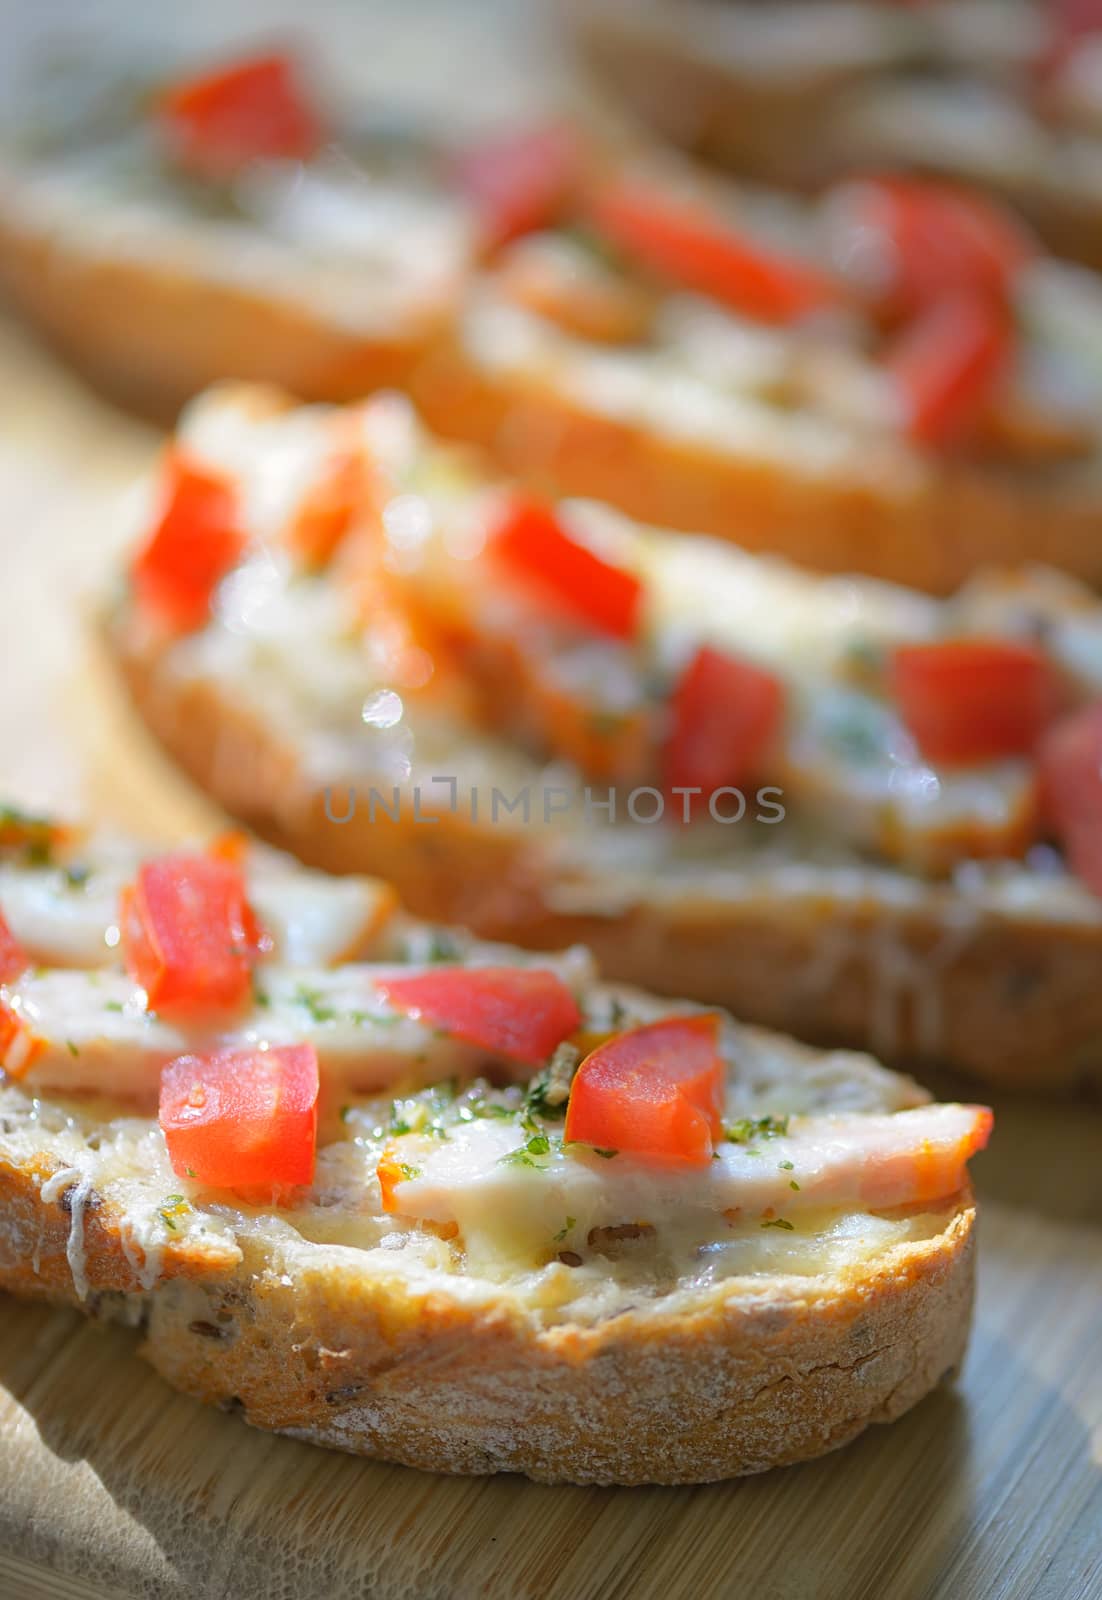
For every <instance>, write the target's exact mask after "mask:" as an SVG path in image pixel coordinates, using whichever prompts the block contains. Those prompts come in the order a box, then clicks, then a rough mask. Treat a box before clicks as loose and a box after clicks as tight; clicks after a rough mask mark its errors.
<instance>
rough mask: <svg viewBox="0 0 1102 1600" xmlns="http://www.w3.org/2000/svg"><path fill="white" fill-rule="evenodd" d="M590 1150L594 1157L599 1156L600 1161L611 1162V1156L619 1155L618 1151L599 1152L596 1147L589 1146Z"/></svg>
mask: <svg viewBox="0 0 1102 1600" xmlns="http://www.w3.org/2000/svg"><path fill="white" fill-rule="evenodd" d="M590 1148H591V1149H592V1151H593V1154H594V1155H595V1156H600V1158H601V1160H602V1161H611V1160H612V1158H613V1156H618V1155H619V1154H620V1152H619V1150H601V1149H599V1148H598V1147H597V1145H591V1146H590Z"/></svg>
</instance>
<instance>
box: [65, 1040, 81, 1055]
mask: <svg viewBox="0 0 1102 1600" xmlns="http://www.w3.org/2000/svg"><path fill="white" fill-rule="evenodd" d="M65 1048H66V1049H67V1050H68V1052H69V1054H70V1055H71V1056H79V1054H80V1051H79V1050H78V1049H77V1047H76V1045H75V1044H74V1043H73V1041H72V1040H71V1039H66V1041H65Z"/></svg>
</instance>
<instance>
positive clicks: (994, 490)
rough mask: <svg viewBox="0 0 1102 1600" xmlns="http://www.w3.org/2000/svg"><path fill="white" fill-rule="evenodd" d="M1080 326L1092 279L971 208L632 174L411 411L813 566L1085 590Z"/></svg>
mask: <svg viewBox="0 0 1102 1600" xmlns="http://www.w3.org/2000/svg"><path fill="white" fill-rule="evenodd" d="M1073 326H1074V327H1075V328H1076V329H1077V330H1078V331H1077V332H1075V333H1073V332H1072V328H1073ZM1100 328H1102V288H1100V286H1099V283H1098V281H1097V280H1096V279H1095V277H1094V276H1093V275H1092V274H1091V273H1089V272H1087V271H1086V270H1085V269H1082V268H1077V267H1070V266H1068V265H1066V264H1062V263H1059V262H1056V261H1054V260H1053V259H1051V258H1048V257H1046V256H1044V255H1043V254H1041V253H1040V252H1039V250H1038V249H1037V247H1036V245H1035V243H1034V242H1033V241H1032V239H1031V238H1030V236H1028V235H1027V234H1026V233H1025V231H1024V230H1023V228H1022V227H1021V225H1020V224H1019V223H1018V222H1017V221H1016V220H1015V219H1014V218H1013V217H1012V216H1011V215H1010V214H1008V213H1005V212H1004V211H1002V210H1001V209H1000V208H999V207H998V206H997V205H996V204H995V203H994V202H992V201H990V200H987V199H985V198H984V197H983V196H982V195H979V194H976V193H969V192H967V191H965V190H963V189H962V188H960V187H954V186H951V185H947V184H945V183H938V182H933V181H930V180H926V179H921V178H914V177H906V176H899V175H898V174H897V175H890V174H889V175H887V176H873V177H867V178H864V179H862V180H861V181H860V182H845V183H841V184H839V185H837V186H836V187H835V188H833V189H831V190H828V191H827V192H826V193H825V194H823V195H822V196H821V197H820V198H819V199H818V200H816V201H814V202H810V201H807V200H797V199H795V198H792V197H785V196H783V195H782V194H780V193H779V192H769V191H762V190H754V189H750V188H749V187H745V186H744V187H738V186H734V185H726V186H725V185H723V184H722V183H720V182H719V181H706V180H704V179H703V178H701V177H700V175H699V174H696V173H693V172H691V171H689V170H687V169H686V168H685V167H684V165H678V164H677V163H676V162H674V161H673V160H672V158H671V159H669V160H667V161H666V162H665V163H663V162H659V161H656V160H655V159H653V158H649V159H646V158H639V157H638V156H627V157H624V158H623V159H622V160H621V161H620V162H619V164H618V165H617V166H616V167H615V168H614V169H608V168H606V169H604V170H601V171H597V172H594V173H593V174H592V176H591V180H590V182H589V184H588V185H587V187H586V189H585V193H584V194H583V196H582V197H581V199H580V201H579V203H578V204H577V205H576V206H575V207H574V208H573V210H572V211H569V212H568V213H567V214H566V215H565V217H564V218H563V219H562V220H561V221H560V223H559V225H558V226H557V227H555V228H551V229H544V230H542V231H540V232H536V233H530V234H528V235H526V236H525V237H523V238H521V239H519V240H517V241H515V242H514V243H513V244H511V245H510V246H508V247H507V248H506V249H504V250H503V251H501V252H499V253H498V255H497V257H496V258H495V260H494V262H493V263H491V264H490V265H489V268H488V270H487V271H486V272H484V273H483V274H481V275H480V276H479V278H478V279H477V281H476V283H475V285H474V287H473V289H472V290H471V293H470V294H469V295H468V297H467V298H466V300H465V301H464V307H463V314H462V317H461V318H460V320H459V322H458V324H457V325H455V326H454V327H453V329H452V333H451V346H450V348H449V347H447V346H446V345H445V346H437V347H436V348H435V349H434V351H433V352H432V353H431V354H430V358H429V359H428V360H427V361H426V362H425V363H423V364H422V365H421V366H420V367H419V368H418V371H417V374H416V375H415V380H414V384H413V393H414V396H415V398H416V400H417V402H418V405H419V406H420V408H421V411H422V413H423V414H424V416H425V418H426V420H427V421H428V423H429V424H430V426H432V427H433V428H435V429H436V430H437V431H438V432H440V433H444V434H446V435H448V436H450V437H454V438H459V439H467V440H472V439H473V440H475V441H476V442H478V443H481V444H483V445H485V446H487V447H488V448H489V449H490V450H491V451H492V452H494V454H495V455H496V456H497V458H498V459H499V461H500V462H501V463H502V464H503V465H505V466H506V467H507V468H508V469H509V470H510V471H513V472H515V473H519V474H522V475H524V476H526V477H527V478H528V479H529V480H530V481H532V482H534V483H535V484H536V485H537V486H539V487H548V486H550V487H552V488H555V489H557V490H558V492H560V493H566V494H576V495H587V496H590V495H591V496H593V497H595V498H598V499H602V500H606V501H608V502H609V503H611V504H613V505H617V506H619V507H620V508H621V509H623V510H626V511H627V512H629V513H630V514H631V515H633V516H637V517H644V518H646V519H648V520H650V521H653V522H658V523H661V524H664V525H667V526H669V527H674V528H680V529H687V530H691V531H695V532H701V533H706V534H711V535H714V536H716V537H719V538H725V539H730V540H733V541H734V542H735V543H737V544H740V545H742V546H743V547H744V548H747V549H753V550H763V551H769V552H772V553H776V554H780V555H783V556H786V557H788V558H790V559H793V560H796V561H799V562H800V563H801V564H803V565H805V566H809V567H812V568H814V569H817V570H819V571H829V572H851V571H852V572H864V573H867V574H869V575H870V576H873V577H878V578H883V579H887V580H889V581H892V582H898V583H904V584H908V585H910V586H912V587H916V588H921V589H926V590H929V591H931V592H934V593H941V594H946V593H951V592H952V591H953V590H954V589H955V588H957V587H958V586H959V585H960V584H961V583H962V582H964V581H965V580H966V579H967V578H969V577H970V576H971V575H972V574H973V573H974V572H975V571H977V570H978V569H980V568H982V567H984V566H987V565H992V564H1000V563H1006V564H1014V563H1019V562H1022V561H1041V560H1043V561H1045V562H1046V563H1048V564H1050V565H1052V566H1055V567H1060V568H1063V569H1064V570H1066V571H1068V572H1070V573H1072V574H1074V575H1077V576H1079V577H1081V578H1083V579H1085V580H1086V581H1088V582H1090V583H1092V584H1097V583H1098V582H1099V581H1100V580H1102V544H1100V542H1099V537H1098V527H1099V525H1100V524H1099V513H1100V503H1099V499H1098V493H1097V481H1096V480H1097V472H1096V463H1097V460H1098V455H1099V442H1100V441H1099V427H1098V416H1099V414H1100V412H1099V398H1100V396H1102V361H1100V359H1099V329H1100Z"/></svg>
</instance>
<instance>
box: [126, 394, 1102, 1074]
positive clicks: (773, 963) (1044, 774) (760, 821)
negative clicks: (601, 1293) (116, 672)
mask: <svg viewBox="0 0 1102 1600" xmlns="http://www.w3.org/2000/svg"><path fill="white" fill-rule="evenodd" d="M349 449H353V450H355V451H357V452H359V455H360V457H361V466H362V470H361V471H360V472H358V473H357V474H356V475H354V477H353V479H351V480H350V481H352V482H354V483H355V484H358V485H365V486H366V487H362V488H357V489H355V491H354V492H353V494H352V497H351V499H350V500H349V501H348V502H347V504H346V505H345V507H344V513H343V516H342V526H343V528H344V531H343V533H342V535H341V537H340V539H339V540H338V542H337V543H336V544H335V545H334V547H333V549H332V551H331V553H330V554H329V556H328V557H327V559H326V560H325V561H324V563H322V564H320V565H319V564H318V562H317V560H316V558H315V556H314V555H313V554H304V553H303V550H302V547H301V544H300V542H299V539H298V530H299V528H300V524H301V517H302V508H303V505H304V504H309V503H311V502H312V501H313V499H314V498H315V497H316V495H317V494H318V492H319V486H320V487H321V488H325V486H326V485H328V486H329V487H330V488H331V486H332V482H333V478H332V473H333V461H334V459H335V456H340V455H341V453H342V452H347V451H348V450H349ZM193 478H200V479H202V480H204V481H214V482H217V484H218V485H219V487H220V492H221V495H220V498H218V499H217V501H216V504H217V506H218V507H219V510H218V512H217V515H215V516H214V517H213V521H212V520H211V513H210V512H209V510H207V511H203V512H202V513H196V512H195V511H194V505H193V500H192V498H191V491H190V490H189V491H188V492H187V493H186V494H185V495H184V497H183V500H181V487H180V486H181V484H182V483H187V482H189V481H190V480H191V479H193ZM210 498H211V497H210V496H209V495H208V496H207V500H209V499H210ZM204 503H206V502H204ZM182 504H183V505H184V506H185V509H186V508H187V507H188V506H191V507H192V509H191V510H190V511H188V512H187V515H186V516H185V515H183V514H182V513H181V511H180V507H181V505H182ZM138 519H139V521H140V523H141V526H140V528H139V529H138V530H137V534H138V536H137V540H136V544H135V553H134V558H133V562H132V565H131V568H130V572H129V575H128V580H127V582H126V583H125V585H124V586H123V588H122V589H121V590H120V592H119V594H118V596H117V598H116V600H115V602H114V604H113V606H112V607H111V610H110V615H109V618H108V633H109V638H110V641H111V645H112V648H113V650H114V651H115V653H116V656H117V659H118V661H119V663H120V665H121V667H122V669H123V672H124V674H125V677H126V680H127V682H128V683H129V686H130V689H131V691H132V693H133V696H134V699H135V701H136V703H137V705H138V707H139V709H140V710H141V712H142V714H143V716H144V717H145V719H146V720H147V722H148V723H149V724H150V726H151V727H152V728H153V730H154V731H155V732H156V734H157V735H158V736H159V737H160V738H161V739H162V741H163V742H164V743H165V744H166V746H167V747H168V748H169V750H170V751H172V752H173V753H174V754H175V755H176V757H177V758H178V759H179V760H180V761H181V762H182V764H183V765H184V767H185V768H186V769H187V770H188V771H189V772H190V773H191V774H192V775H193V776H194V777H195V778H196V779H197V780H198V781H199V782H200V784H201V785H202V786H203V787H204V788H205V789H207V790H208V791H209V792H210V793H211V794H212V795H213V796H214V797H215V798H216V799H218V800H219V801H220V802H221V803H222V804H223V805H225V806H226V808H227V809H228V810H229V811H231V812H233V813H234V814H235V815H237V816H238V817H239V818H241V819H242V820H244V821H245V822H247V823H248V824H250V825H251V826H252V827H254V828H255V829H256V830H257V831H258V832H260V833H262V834H264V835H267V836H268V837H270V838H271V839H272V840H274V841H275V842H277V843H279V844H281V845H284V846H286V847H289V848H291V849H293V850H294V851H295V852H296V853H297V854H299V855H300V856H301V857H302V858H304V859H306V860H308V861H310V862H311V863H313V864H315V865H321V866H324V867H326V868H329V869H333V870H340V871H366V870H369V869H370V870H371V871H373V872H377V873H379V874H380V875H385V876H386V877H387V878H388V879H390V880H391V881H392V882H393V883H394V884H395V885H396V886H397V888H398V889H399V891H400V892H401V894H402V896H403V898H405V899H406V900H407V902H408V903H409V904H410V905H412V906H413V907H414V908H415V909H416V910H417V911H418V912H420V913H421V914H425V915H430V916H434V917H437V918H439V919H441V920H453V921H458V922H462V923H464V924H466V925H468V926H470V927H472V928H474V929H475V930H476V931H477V932H479V933H480V934H481V935H483V936H485V937H492V938H502V939H508V940H510V941H516V942H519V943H522V944H527V945H532V946H539V947H544V948H558V947H561V946H562V945H564V944H569V943H571V942H584V943H587V944H589V945H591V946H593V948H594V949H595V950H596V951H597V952H598V955H599V959H600V960H601V962H602V965H603V968H604V969H605V970H607V971H608V972H610V973H611V974H613V975H614V976H616V977H619V978H623V979H625V980H627V981H631V982H638V983H641V984H643V985H644V986H646V987H650V988H654V989H658V990H664V991H666V992H671V993H680V994H684V995H688V996H690V997H691V998H693V999H694V1000H699V1001H702V1002H706V1003H718V1004H724V1005H728V1006H730V1007H731V1009H733V1010H734V1011H735V1012H736V1013H737V1014H739V1015H741V1016H745V1017H747V1018H749V1019H751V1020H753V1021H758V1022H762V1023H765V1024H767V1025H771V1026H787V1027H791V1028H793V1029H795V1030H796V1031H797V1032H800V1033H803V1034H805V1035H806V1036H807V1037H808V1038H810V1039H812V1040H815V1041H823V1042H835V1043H859V1044H869V1045H871V1046H872V1047H873V1048H874V1049H875V1050H876V1051H877V1052H878V1053H879V1054H882V1055H886V1056H888V1057H890V1058H891V1059H893V1060H897V1061H924V1062H931V1061H947V1062H949V1063H952V1064H954V1065H956V1066H958V1067H963V1068H966V1069H968V1070H970V1071H972V1072H974V1073H976V1074H978V1075H979V1076H981V1077H983V1078H985V1079H987V1080H989V1081H993V1082H998V1083H1003V1084H1009V1085H1020V1086H1032V1087H1038V1088H1044V1089H1046V1090H1051V1091H1053V1092H1067V1091H1069V1090H1074V1089H1077V1088H1083V1087H1087V1086H1089V1085H1092V1084H1095V1083H1097V1081H1098V1078H1099V1073H1100V1070H1102V1064H1100V1058H1099V1056H1098V1053H1097V1040H1098V1038H1099V1037H1100V1036H1102V999H1100V997H1099V995H1098V992H1097V985H1096V984H1095V983H1094V981H1093V977H1092V973H1093V970H1094V966H1095V963H1096V961H1097V957H1098V952H1099V949H1100V947H1102V945H1100V941H1102V903H1100V900H1099V894H1100V891H1102V865H1100V856H1099V850H1098V846H1097V837H1098V819H1099V815H1100V795H1099V790H1098V784H1099V778H1098V770H1099V768H1098V751H1099V748H1100V743H1099V741H1100V739H1102V732H1100V729H1102V714H1100V711H1099V703H1100V701H1102V666H1100V662H1102V612H1100V611H1099V608H1098V605H1097V602H1096V600H1095V599H1094V597H1093V596H1092V595H1091V594H1089V593H1088V592H1087V591H1085V590H1084V589H1083V588H1082V587H1081V586H1080V585H1078V584H1077V583H1075V582H1074V581H1073V580H1072V579H1070V578H1068V577H1066V576H1065V575H1062V574H1059V573H1055V572H1051V571H1047V570H1042V569H1030V570H1027V571H1023V572H1020V573H1017V574H1000V573H991V574H988V575H986V576H984V577H978V578H977V579H975V580H974V582H973V583H972V584H970V585H968V586H966V587H965V588H964V589H962V590H961V591H960V592H959V593H958V594H957V595H956V596H954V597H953V598H952V599H951V600H949V601H939V600H935V599H933V598H931V597H930V596H927V595H923V594H918V593H916V592H913V591H907V590H903V589H899V588H895V587H891V586H888V585H884V584H879V583H875V582H871V581H868V580H862V579H856V578H845V579H842V578H829V579H827V578H819V577H815V576H813V575H809V574H807V573H804V572H800V571H799V570H797V569H794V568H791V567H789V566H787V565H786V564H784V563H781V562H776V561H766V560H763V559H761V558H756V557H752V556H749V555H746V554H745V553H742V552H739V551H736V550H735V549H733V548H732V547H731V546H730V545H727V544H724V543H720V542H716V541H706V540H699V539H690V538H685V537H680V538H669V537H668V536H664V535H663V534H661V533H659V532H656V531H655V530H652V529H648V528H646V527H641V526H639V525H637V524H635V523H633V522H630V521H629V520H628V519H627V518H625V517H623V516H622V515H619V514H616V513H614V512H612V511H610V510H609V509H608V508H607V507H600V506H596V505H592V504H586V503H582V502H553V501H546V500H544V501H538V500H534V499H533V498H532V497H531V495H530V494H529V492H528V491H526V490H520V489H517V488H516V487H513V486H509V485H503V484H501V483H500V482H494V481H488V480H487V479H486V478H485V477H484V476H482V474H481V473H480V471H479V470H478V469H477V468H476V467H473V466H472V465H471V463H470V462H469V461H467V460H465V459H464V458H463V457H461V456H459V455H457V454H456V453H455V452H454V451H448V450H445V449H442V448H441V447H440V446H438V445H435V444H433V443H432V441H431V440H429V439H428V438H427V437H426V436H425V435H424V434H423V433H422V432H421V430H420V429H419V427H418V425H417V422H416V420H415V418H414V416H413V414H412V412H411V411H410V409H409V407H408V406H407V405H406V403H405V402H404V401H401V400H399V399H397V398H396V397H389V398H381V399H377V400H373V401H370V402H367V403H365V404H364V405H362V406H357V407H353V408H350V409H347V410H344V411H341V410H335V409H329V408H324V407H316V408H306V409H300V410H295V409H291V408H289V407H288V405H287V403H286V402H285V401H282V400H281V399H280V397H278V396H276V395H273V394H271V393H269V392H258V391H255V390H252V391H245V392H242V391H239V390H234V391H225V390H224V391H220V392H216V393H214V394H212V395H210V396H208V397H206V398H205V399H203V400H201V401H200V402H198V403H197V404H196V405H194V406H193V407H192V408H190V409H189V411H188V413H187V416H186V418H185V420H184V423H183V426H182V428H181V430H180V433H179V434H178V436H177V438H176V439H175V441H174V442H173V444H172V445H171V447H170V449H169V451H168V453H167V457H166V461H165V464H164V468H163V472H162V474H161V476H160V477H159V478H158V480H157V481H156V482H154V483H153V484H151V485H150V486H149V490H148V494H147V497H146V502H145V506H144V509H142V510H140V511H139V512H138ZM209 549H214V550H215V551H220V552H222V554H221V555H220V556H219V559H218V560H217V561H216V562H214V563H209V562H207V559H206V556H205V555H202V552H205V551H207V550H209ZM227 550H229V551H231V552H232V554H231V555H230V557H229V559H228V560H226V559H225V552H226V551H227ZM200 612H201V613H202V614H201V615H200V614H199V613H200Z"/></svg>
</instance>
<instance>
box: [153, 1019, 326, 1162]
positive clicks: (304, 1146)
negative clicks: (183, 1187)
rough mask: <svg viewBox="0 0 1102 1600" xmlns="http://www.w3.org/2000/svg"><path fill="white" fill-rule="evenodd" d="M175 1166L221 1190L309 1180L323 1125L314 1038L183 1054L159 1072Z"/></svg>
mask: <svg viewBox="0 0 1102 1600" xmlns="http://www.w3.org/2000/svg"><path fill="white" fill-rule="evenodd" d="M160 1122H161V1131H162V1132H163V1133H164V1136H165V1143H166V1144H167V1146H168V1154H169V1159H170V1160H171V1162H172V1170H173V1172H175V1173H176V1174H177V1176H178V1177H181V1178H185V1177H186V1178H195V1179H197V1181H198V1182H199V1183H208V1184H210V1185H211V1186H212V1187H214V1188H217V1189H256V1188H265V1187H268V1186H271V1187H273V1188H277V1187H281V1186H283V1185H292V1184H299V1183H309V1182H310V1181H311V1179H312V1178H313V1176H314V1157H315V1147H316V1144H317V1128H318V1057H317V1052H316V1051H315V1049H314V1047H313V1045H309V1044H295V1045H281V1046H279V1047H278V1048H273V1049H268V1050H265V1049H260V1048H253V1049H245V1050H237V1049H231V1050H215V1051H213V1052H211V1053H210V1054H202V1055H186V1056H178V1057H177V1059H176V1060H175V1061H170V1062H169V1064H168V1066H167V1067H165V1069H164V1071H163V1072H162V1074H161V1105H160Z"/></svg>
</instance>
